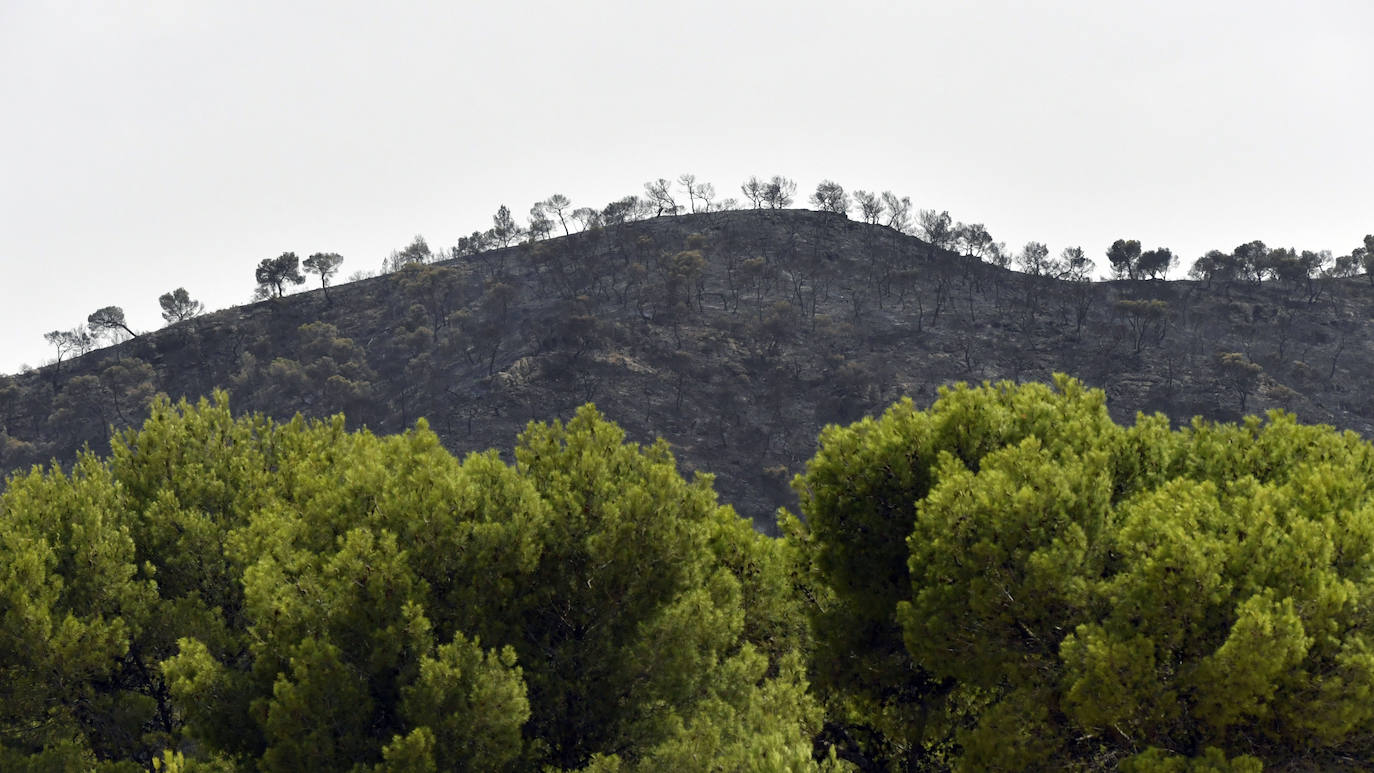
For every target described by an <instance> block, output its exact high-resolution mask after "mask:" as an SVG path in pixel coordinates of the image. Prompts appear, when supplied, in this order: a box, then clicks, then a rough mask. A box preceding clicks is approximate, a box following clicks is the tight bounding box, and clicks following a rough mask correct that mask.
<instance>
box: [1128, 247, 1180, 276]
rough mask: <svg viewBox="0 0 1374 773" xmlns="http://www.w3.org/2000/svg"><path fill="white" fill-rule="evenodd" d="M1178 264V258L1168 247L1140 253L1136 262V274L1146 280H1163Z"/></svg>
mask: <svg viewBox="0 0 1374 773" xmlns="http://www.w3.org/2000/svg"><path fill="white" fill-rule="evenodd" d="M1177 264H1178V258H1176V257H1174V253H1173V252H1172V251H1171V250H1170V249H1169V248H1168V247H1160V248H1159V249H1157V250H1149V251H1148V252H1142V253H1141V254H1140V257H1139V258H1138V259H1137V260H1136V273H1137V274H1138V275H1139V276H1141V277H1143V278H1146V279H1163V278H1166V277H1167V276H1168V274H1169V269H1171V268H1173V267H1174V266H1175V265H1177Z"/></svg>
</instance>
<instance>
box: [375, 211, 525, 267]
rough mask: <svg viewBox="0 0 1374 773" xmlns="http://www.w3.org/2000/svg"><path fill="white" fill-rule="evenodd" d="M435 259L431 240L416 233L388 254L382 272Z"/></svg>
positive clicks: (383, 262)
mask: <svg viewBox="0 0 1374 773" xmlns="http://www.w3.org/2000/svg"><path fill="white" fill-rule="evenodd" d="M507 214H509V213H507ZM488 233H490V232H488ZM433 259H434V253H433V252H432V251H431V250H430V248H429V242H427V241H425V237H423V236H421V235H420V234H416V235H415V238H414V239H411V240H410V244H407V245H406V246H405V249H402V250H392V251H391V254H390V255H388V256H386V258H385V259H384V260H383V261H382V272H383V273H386V274H390V273H393V272H396V271H400V270H401V269H402V268H404V267H405V266H408V265H410V264H411V263H429V262H430V261H432V260H433Z"/></svg>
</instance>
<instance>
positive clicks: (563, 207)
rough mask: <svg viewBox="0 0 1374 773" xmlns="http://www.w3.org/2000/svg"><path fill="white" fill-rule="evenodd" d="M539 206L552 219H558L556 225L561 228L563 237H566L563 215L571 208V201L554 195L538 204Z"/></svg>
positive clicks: (566, 224)
mask: <svg viewBox="0 0 1374 773" xmlns="http://www.w3.org/2000/svg"><path fill="white" fill-rule="evenodd" d="M539 206H540V207H542V208H543V210H544V211H545V212H549V213H552V214H553V216H554V217H556V218H558V224H559V225H560V226H562V227H563V235H564V236H567V235H568V221H567V220H566V219H564V217H563V213H564V212H566V211H568V208H569V207H571V206H572V201H571V200H570V199H569V198H568V197H567V196H564V195H563V194H561V193H555V194H553V195H552V196H550V197H548V198H547V199H544V200H543V201H541V202H539Z"/></svg>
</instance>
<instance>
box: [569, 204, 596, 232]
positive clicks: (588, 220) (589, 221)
mask: <svg viewBox="0 0 1374 773" xmlns="http://www.w3.org/2000/svg"><path fill="white" fill-rule="evenodd" d="M570 217H571V218H572V219H573V221H574V222H576V223H577V224H578V225H579V226H580V227H581V229H582V230H583V231H588V230H591V229H593V228H600V227H601V225H602V223H603V221H602V219H601V211H600V210H598V209H594V208H592V207H578V208H577V209H574V210H573V211H572V214H571V215H570Z"/></svg>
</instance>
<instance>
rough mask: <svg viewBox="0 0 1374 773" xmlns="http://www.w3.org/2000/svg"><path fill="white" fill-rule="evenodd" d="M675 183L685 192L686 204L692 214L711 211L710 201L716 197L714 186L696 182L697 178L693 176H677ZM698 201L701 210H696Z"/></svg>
mask: <svg viewBox="0 0 1374 773" xmlns="http://www.w3.org/2000/svg"><path fill="white" fill-rule="evenodd" d="M677 181H678V183H680V184H681V185H682V187H683V189H684V190H686V191H687V202H688V205H689V206H690V207H691V211H692V212H693V213H694V214H695V213H696V212H710V211H711V201H712V200H713V199H714V198H715V197H716V187H715V186H714V185H712V184H710V183H699V182H697V176H696V175H694V174H682V175H679V176H678V178H677ZM698 201H700V202H701V209H697V202H698Z"/></svg>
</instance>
